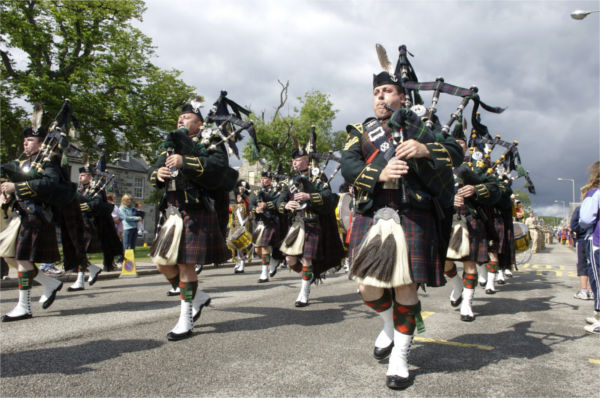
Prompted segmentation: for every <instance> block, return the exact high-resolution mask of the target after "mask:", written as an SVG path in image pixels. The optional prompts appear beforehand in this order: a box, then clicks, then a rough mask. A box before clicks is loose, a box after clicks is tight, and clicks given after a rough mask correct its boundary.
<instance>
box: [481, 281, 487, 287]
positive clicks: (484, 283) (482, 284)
mask: <svg viewBox="0 0 600 398" xmlns="http://www.w3.org/2000/svg"><path fill="white" fill-rule="evenodd" d="M486 283H487V282H479V286H481V287H485V285H486Z"/></svg>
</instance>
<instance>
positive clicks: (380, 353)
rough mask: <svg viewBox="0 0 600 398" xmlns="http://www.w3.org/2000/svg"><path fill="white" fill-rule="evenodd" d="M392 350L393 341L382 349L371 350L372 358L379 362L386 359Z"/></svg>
mask: <svg viewBox="0 0 600 398" xmlns="http://www.w3.org/2000/svg"><path fill="white" fill-rule="evenodd" d="M392 348H394V342H393V341H392V342H391V343H390V345H389V346H387V347H382V348H379V347H375V348H374V349H373V356H374V357H375V359H377V360H378V361H381V360H382V359H386V358H387V357H388V356H389V355H390V353H391V352H392Z"/></svg>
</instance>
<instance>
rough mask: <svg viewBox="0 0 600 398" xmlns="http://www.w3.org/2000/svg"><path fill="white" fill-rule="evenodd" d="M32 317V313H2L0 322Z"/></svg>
mask: <svg viewBox="0 0 600 398" xmlns="http://www.w3.org/2000/svg"><path fill="white" fill-rule="evenodd" d="M32 317H33V315H31V314H23V315H19V316H8V315H4V316H3V317H2V322H13V321H20V320H22V319H29V318H32Z"/></svg>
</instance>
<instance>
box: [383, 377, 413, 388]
mask: <svg viewBox="0 0 600 398" xmlns="http://www.w3.org/2000/svg"><path fill="white" fill-rule="evenodd" d="M385 385H386V386H387V387H388V388H391V389H392V390H404V389H405V388H406V387H408V386H409V385H410V378H409V377H401V376H386V381H385Z"/></svg>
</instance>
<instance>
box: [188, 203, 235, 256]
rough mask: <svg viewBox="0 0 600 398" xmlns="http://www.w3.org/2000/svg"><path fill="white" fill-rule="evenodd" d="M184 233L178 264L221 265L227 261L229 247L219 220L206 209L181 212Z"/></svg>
mask: <svg viewBox="0 0 600 398" xmlns="http://www.w3.org/2000/svg"><path fill="white" fill-rule="evenodd" d="M181 216H182V218H183V231H182V233H181V240H180V242H179V254H178V255H177V264H187V265H195V264H213V263H215V264H219V263H222V262H225V260H227V256H228V253H227V247H226V245H225V239H224V238H223V235H222V233H221V228H220V226H219V219H218V217H217V215H216V214H215V213H214V212H211V211H208V210H205V209H186V210H181Z"/></svg>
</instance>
